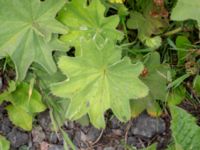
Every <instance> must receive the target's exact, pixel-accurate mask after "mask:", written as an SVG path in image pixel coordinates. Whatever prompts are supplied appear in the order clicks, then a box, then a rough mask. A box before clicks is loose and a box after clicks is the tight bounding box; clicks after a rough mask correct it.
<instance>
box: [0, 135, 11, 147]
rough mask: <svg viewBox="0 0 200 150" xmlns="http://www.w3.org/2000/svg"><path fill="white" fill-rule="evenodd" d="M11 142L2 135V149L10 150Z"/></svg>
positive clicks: (0, 143) (0, 137) (0, 145)
mask: <svg viewBox="0 0 200 150" xmlns="http://www.w3.org/2000/svg"><path fill="white" fill-rule="evenodd" d="M9 149H10V142H9V141H8V140H6V138H5V137H3V136H1V135H0V150H9Z"/></svg>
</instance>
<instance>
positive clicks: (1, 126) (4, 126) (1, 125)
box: [0, 117, 12, 135]
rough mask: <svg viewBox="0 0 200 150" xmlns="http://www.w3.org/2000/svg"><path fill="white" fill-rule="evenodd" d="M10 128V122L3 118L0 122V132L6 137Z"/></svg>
mask: <svg viewBox="0 0 200 150" xmlns="http://www.w3.org/2000/svg"><path fill="white" fill-rule="evenodd" d="M11 128H12V124H11V122H10V120H9V119H8V118H4V117H3V118H2V120H1V122H0V131H1V132H2V133H3V134H5V135H6V134H8V133H9V132H11Z"/></svg>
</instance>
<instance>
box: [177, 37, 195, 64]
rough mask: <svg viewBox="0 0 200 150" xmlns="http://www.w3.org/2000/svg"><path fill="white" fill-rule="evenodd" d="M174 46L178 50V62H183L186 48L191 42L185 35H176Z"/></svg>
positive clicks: (186, 51) (186, 52)
mask: <svg viewBox="0 0 200 150" xmlns="http://www.w3.org/2000/svg"><path fill="white" fill-rule="evenodd" d="M176 47H177V51H178V61H179V62H178V63H179V64H184V61H185V59H186V55H187V54H188V52H189V51H188V50H189V48H190V47H191V42H190V41H189V40H188V38H187V37H185V36H178V37H177V38H176Z"/></svg>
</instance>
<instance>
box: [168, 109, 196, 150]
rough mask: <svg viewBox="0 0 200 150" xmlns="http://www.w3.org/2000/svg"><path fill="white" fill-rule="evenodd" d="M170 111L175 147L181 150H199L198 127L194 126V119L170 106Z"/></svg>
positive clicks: (183, 111) (181, 110)
mask: <svg viewBox="0 0 200 150" xmlns="http://www.w3.org/2000/svg"><path fill="white" fill-rule="evenodd" d="M170 111H171V115H172V121H171V130H172V136H173V138H174V142H175V145H176V147H181V148H182V149H183V150H198V149H200V144H199V138H200V137H199V135H200V127H199V126H198V125H197V124H196V119H195V118H194V117H193V116H192V115H190V114H189V113H187V112H186V111H185V110H183V109H181V108H179V107H176V106H171V107H170Z"/></svg>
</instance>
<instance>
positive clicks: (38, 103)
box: [8, 83, 46, 114]
mask: <svg viewBox="0 0 200 150" xmlns="http://www.w3.org/2000/svg"><path fill="white" fill-rule="evenodd" d="M11 95H12V99H10V102H11V103H12V104H13V105H15V106H16V107H20V108H21V109H24V110H25V111H26V112H29V113H31V114H32V113H37V112H42V111H44V110H45V109H46V106H45V105H44V104H43V102H42V97H41V95H40V93H39V92H38V91H36V90H35V89H33V91H32V95H31V97H30V98H29V85H28V84H27V83H21V84H20V85H18V86H17V88H16V90H15V91H14V92H13V93H12V94H11ZM8 100H9V99H8Z"/></svg>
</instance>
